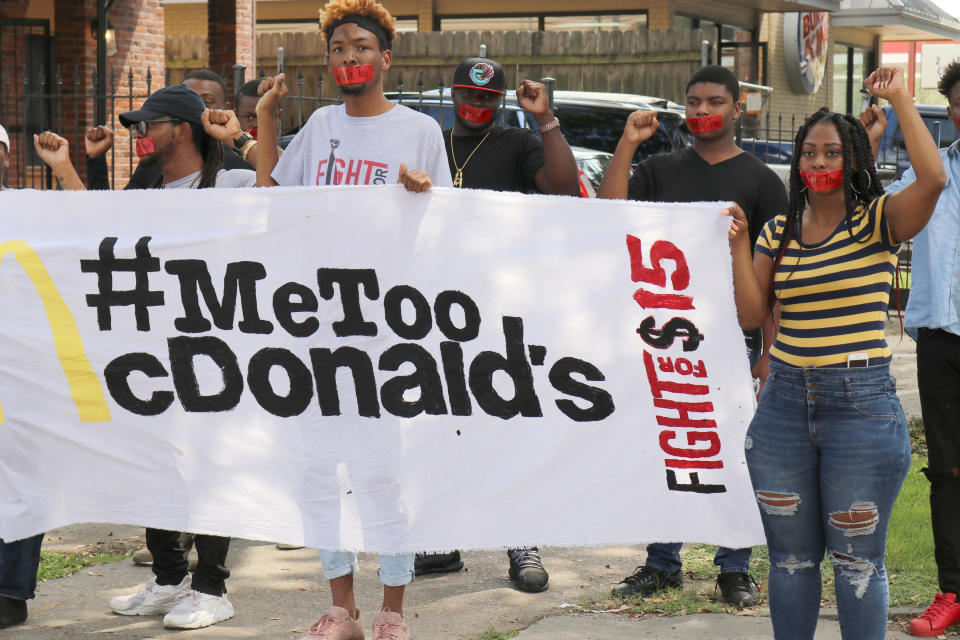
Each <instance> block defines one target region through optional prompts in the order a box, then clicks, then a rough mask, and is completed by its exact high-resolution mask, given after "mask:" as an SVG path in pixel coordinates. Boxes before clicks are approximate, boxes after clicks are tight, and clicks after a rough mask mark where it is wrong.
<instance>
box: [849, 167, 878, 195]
mask: <svg viewBox="0 0 960 640" xmlns="http://www.w3.org/2000/svg"><path fill="white" fill-rule="evenodd" d="M860 171H863V173H864V175H866V176H867V180H866V182H867V186H865V187H863V188H862V189H858V188H857V183H858V182H863V181H862V180H859V179H858V178H860ZM853 177H854V178H855V179H854V180H851V181H850V186H851V188H853V190H854V192H855V193H856V194H857V195H859V194H860V193H862V192H867V191H870V187H872V186H873V178H871V177H870V172H869V171H867V170H866V169H860V170H859V171H857V173H856V174H855V175H854V176H853Z"/></svg>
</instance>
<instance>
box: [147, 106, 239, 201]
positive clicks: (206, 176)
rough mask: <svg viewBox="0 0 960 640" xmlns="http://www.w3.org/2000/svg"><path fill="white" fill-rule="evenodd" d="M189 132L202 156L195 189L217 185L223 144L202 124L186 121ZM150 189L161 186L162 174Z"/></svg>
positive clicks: (221, 166) (160, 187) (221, 167)
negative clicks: (204, 128)
mask: <svg viewBox="0 0 960 640" xmlns="http://www.w3.org/2000/svg"><path fill="white" fill-rule="evenodd" d="M187 124H189V125H190V133H191V134H192V136H193V146H195V147H196V148H197V151H199V152H200V156H201V157H202V158H203V168H202V169H201V170H200V181H199V182H198V183H197V189H206V188H208V187H215V186H217V174H218V173H219V172H220V169H223V145H221V144H220V142H219V141H218V140H216V139H215V138H213V137H212V136H210V135H209V134H208V133H207V132H206V131H204V130H203V127H202V126H199V125H195V124H193V123H192V122H188V123H187ZM150 188H151V189H162V188H163V174H162V173H161V174H160V175H159V176H157V179H156V180H154V181H153V184H151V185H150Z"/></svg>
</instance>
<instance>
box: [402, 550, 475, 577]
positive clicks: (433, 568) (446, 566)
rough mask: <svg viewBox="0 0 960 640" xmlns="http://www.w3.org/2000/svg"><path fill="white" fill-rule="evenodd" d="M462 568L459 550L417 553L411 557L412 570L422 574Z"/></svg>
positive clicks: (446, 571) (419, 574) (447, 571)
mask: <svg viewBox="0 0 960 640" xmlns="http://www.w3.org/2000/svg"><path fill="white" fill-rule="evenodd" d="M460 569H463V561H462V560H460V552H459V551H456V550H454V551H451V552H450V553H418V554H417V555H416V556H414V558H413V572H414V573H415V574H416V575H418V576H422V575H423V574H425V573H449V572H451V571H460Z"/></svg>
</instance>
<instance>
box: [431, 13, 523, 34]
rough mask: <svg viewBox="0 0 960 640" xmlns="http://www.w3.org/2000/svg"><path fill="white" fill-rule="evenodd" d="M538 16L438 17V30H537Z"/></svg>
mask: <svg viewBox="0 0 960 640" xmlns="http://www.w3.org/2000/svg"><path fill="white" fill-rule="evenodd" d="M539 30H540V20H539V18H538V16H511V17H506V18H494V17H492V16H491V17H483V18H446V17H442V18H440V31H539Z"/></svg>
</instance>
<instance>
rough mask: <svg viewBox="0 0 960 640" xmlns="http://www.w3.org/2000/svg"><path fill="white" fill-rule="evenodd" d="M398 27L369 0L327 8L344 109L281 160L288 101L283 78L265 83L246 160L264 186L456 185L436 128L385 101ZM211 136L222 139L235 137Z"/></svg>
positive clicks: (316, 123)
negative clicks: (281, 110) (279, 111)
mask: <svg viewBox="0 0 960 640" xmlns="http://www.w3.org/2000/svg"><path fill="white" fill-rule="evenodd" d="M393 25H394V19H393V17H392V16H390V14H389V13H388V12H387V10H386V9H385V8H383V6H382V5H380V4H377V3H373V2H370V1H369V0H332V1H331V2H329V3H327V5H326V6H325V7H324V10H323V12H322V14H321V25H320V26H321V30H322V31H323V33H324V35H325V36H326V41H327V50H328V56H327V64H328V66H329V68H330V72H331V74H332V75H333V78H334V80H335V81H336V83H337V85H338V86H339V87H340V92H341V93H342V95H343V104H341V105H334V106H328V107H324V108H322V109H318V110H316V111H314V112H313V114H312V115H311V116H310V119H309V120H308V121H307V123H306V124H305V125H304V127H303V129H301V130H300V132H299V133H298V134H297V135H296V137H295V138H294V139H293V140H292V141H291V142H290V145H289V146H288V147H287V149H286V151H285V152H284V153H283V155H282V156H280V157H279V158H278V153H277V149H276V139H275V135H276V133H275V132H276V115H275V110H276V107H277V105H279V103H280V101H281V100H282V98H283V97H284V96H285V95H286V86H285V84H284V74H279V75H277V76H276V77H274V78H267V79H266V80H264V81H263V83H261V86H260V92H261V94H262V98H261V99H260V103H259V104H258V105H257V115H258V126H257V131H258V138H259V139H258V142H259V144H257V145H256V147H255V148H254V149H253V150H252V152H251V153H250V154H249V156H248V158H247V159H248V160H249V161H250V162H252V163H253V164H254V165H255V166H256V167H257V175H258V184H260V185H263V186H272V185H284V186H302V185H310V186H333V185H343V184H349V185H380V184H394V183H397V182H400V183H402V184H403V185H404V186H405V187H406V188H407V189H409V190H411V191H425V190H426V189H429V188H430V186H432V185H434V184H436V185H438V186H444V187H447V186H451V185H452V183H451V181H450V174H449V172H448V171H447V168H446V163H445V162H444V153H443V138H442V136H441V134H440V129H439V127H438V126H437V123H436V122H434V120H433V119H432V118H430V117H429V116H426V115H424V114H421V113H418V112H416V111H414V110H413V109H409V108H407V107H404V106H402V105H397V104H394V103H392V102H390V101H389V100H387V98H386V97H385V96H384V94H383V73H384V72H385V71H388V70H389V69H390V64H391V61H392V55H393V54H392V51H391V50H390V47H391V46H392V43H393V38H394V36H395V31H394V27H393ZM211 133H213V134H214V135H217V136H218V137H219V138H220V139H221V140H230V139H231V136H233V135H235V134H234V132H232V131H223V132H220V133H218V132H215V131H211ZM234 140H235V139H234ZM408 166H409V167H416V169H412V168H411V169H408Z"/></svg>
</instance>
